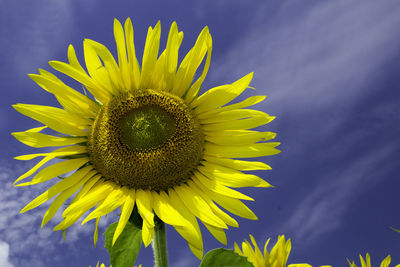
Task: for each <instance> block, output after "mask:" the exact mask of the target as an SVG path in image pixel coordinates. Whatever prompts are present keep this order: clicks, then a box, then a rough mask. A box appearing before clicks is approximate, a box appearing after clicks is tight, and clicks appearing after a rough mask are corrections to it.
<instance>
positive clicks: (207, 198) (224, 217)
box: [188, 181, 239, 227]
mask: <svg viewBox="0 0 400 267" xmlns="http://www.w3.org/2000/svg"><path fill="white" fill-rule="evenodd" d="M188 185H189V186H190V188H191V189H192V190H194V191H195V192H196V193H197V194H199V195H200V196H201V197H202V198H203V199H204V200H205V201H206V202H207V204H208V205H209V206H210V208H211V209H212V211H213V212H214V214H215V215H217V216H218V217H219V218H220V219H221V220H223V221H224V222H225V223H226V224H227V225H230V226H233V227H239V224H238V223H237V221H236V220H235V219H233V218H232V217H231V216H229V215H228V214H226V213H225V212H223V211H222V210H221V209H220V208H219V207H218V206H217V205H215V203H214V202H213V200H212V199H211V197H210V196H208V195H207V194H206V193H204V190H202V188H204V186H203V185H202V184H198V183H196V182H195V184H193V182H192V181H189V182H188Z"/></svg>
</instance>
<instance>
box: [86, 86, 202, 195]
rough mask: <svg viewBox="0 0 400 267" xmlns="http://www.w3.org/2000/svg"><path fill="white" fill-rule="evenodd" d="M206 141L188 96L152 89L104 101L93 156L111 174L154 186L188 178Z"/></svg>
mask: <svg viewBox="0 0 400 267" xmlns="http://www.w3.org/2000/svg"><path fill="white" fill-rule="evenodd" d="M203 145H204V136H203V133H202V131H201V127H200V123H199V122H198V120H197V119H196V117H195V116H194V114H193V113H192V111H191V109H190V108H188V107H187V106H186V104H185V103H184V102H183V100H182V99H180V98H179V97H176V96H174V95H172V94H169V93H166V92H160V91H156V90H151V89H147V90H137V91H135V92H130V93H122V94H120V95H118V96H115V97H113V98H112V99H111V100H110V101H109V102H108V103H105V104H104V105H103V106H102V108H101V109H100V111H99V113H98V114H97V116H96V119H95V121H94V123H93V125H92V128H91V130H90V132H89V138H88V150H89V154H90V159H91V162H92V163H93V165H94V166H95V167H96V170H97V171H98V172H99V173H101V174H102V175H103V177H104V178H105V179H106V180H112V181H114V182H115V183H117V184H119V185H121V186H128V187H130V188H134V189H144V190H155V191H161V190H164V191H167V190H168V189H169V188H172V187H174V186H176V185H179V184H181V183H183V182H185V181H187V180H188V179H189V178H190V177H191V175H192V174H193V171H194V170H196V169H197V167H198V165H199V162H200V160H201V159H202V155H203Z"/></svg>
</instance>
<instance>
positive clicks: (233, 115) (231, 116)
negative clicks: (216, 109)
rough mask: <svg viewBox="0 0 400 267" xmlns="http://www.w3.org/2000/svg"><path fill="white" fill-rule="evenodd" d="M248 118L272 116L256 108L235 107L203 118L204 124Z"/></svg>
mask: <svg viewBox="0 0 400 267" xmlns="http://www.w3.org/2000/svg"><path fill="white" fill-rule="evenodd" d="M247 118H270V120H272V118H275V117H271V116H269V115H268V114H267V113H265V112H262V111H259V110H254V109H234V110H228V111H224V112H220V113H218V114H216V115H215V116H213V117H209V118H206V119H202V120H201V123H202V124H210V123H221V122H228V121H231V122H232V123H233V122H234V121H236V120H242V119H247Z"/></svg>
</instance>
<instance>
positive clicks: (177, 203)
mask: <svg viewBox="0 0 400 267" xmlns="http://www.w3.org/2000/svg"><path fill="white" fill-rule="evenodd" d="M168 195H169V200H170V202H171V204H172V205H173V206H174V207H176V209H177V210H179V212H180V213H181V214H182V216H183V218H184V219H186V220H187V223H185V226H175V229H176V231H177V232H178V233H179V234H180V235H181V236H182V237H183V238H185V239H186V240H187V242H188V243H189V246H191V247H194V248H196V249H197V250H200V251H201V254H203V239H202V237H201V232H200V227H199V224H198V223H197V220H196V217H195V216H194V215H193V214H192V213H191V212H190V211H189V210H188V209H187V208H186V206H185V205H184V204H183V202H182V201H181V199H180V198H179V196H178V194H177V193H176V192H175V191H174V190H173V189H171V188H170V189H169V190H168ZM196 252H199V251H196ZM195 255H197V254H195Z"/></svg>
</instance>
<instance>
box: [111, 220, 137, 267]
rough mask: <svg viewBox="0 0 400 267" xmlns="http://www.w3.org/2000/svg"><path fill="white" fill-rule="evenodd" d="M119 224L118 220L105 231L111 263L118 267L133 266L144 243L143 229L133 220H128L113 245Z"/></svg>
mask: <svg viewBox="0 0 400 267" xmlns="http://www.w3.org/2000/svg"><path fill="white" fill-rule="evenodd" d="M117 225H118V222H115V223H113V224H111V225H110V226H108V228H107V230H106V232H105V233H104V235H105V237H106V240H105V243H106V244H105V248H106V249H107V250H108V253H109V254H110V263H111V265H112V266H116V267H132V266H133V265H134V264H135V261H136V258H137V256H138V254H139V250H140V246H141V245H142V230H140V229H139V228H137V227H136V226H135V225H133V224H132V223H131V222H127V224H126V226H125V228H124V230H123V231H122V233H121V235H120V236H119V237H118V239H117V241H116V242H115V244H114V246H112V239H113V236H114V232H115V229H116V228H117Z"/></svg>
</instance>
